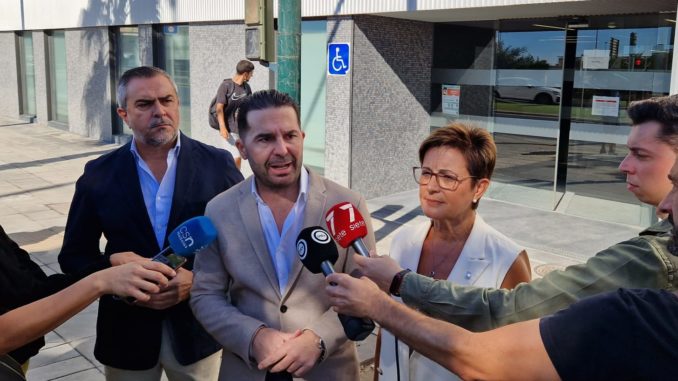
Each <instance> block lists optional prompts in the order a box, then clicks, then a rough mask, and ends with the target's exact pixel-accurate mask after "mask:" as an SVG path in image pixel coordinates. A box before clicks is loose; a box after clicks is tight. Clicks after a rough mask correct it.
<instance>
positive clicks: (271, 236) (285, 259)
mask: <svg viewBox="0 0 678 381" xmlns="http://www.w3.org/2000/svg"><path fill="white" fill-rule="evenodd" d="M252 194H253V195H254V198H255V199H256V200H257V208H258V210H259V221H260V222H261V227H262V229H263V231H264V238H265V239H266V247H268V253H269V255H270V256H271V259H272V260H273V267H275V272H276V275H277V276H278V286H279V287H280V294H284V293H285V288H286V287H287V281H288V279H289V275H290V269H291V268H292V264H293V263H294V261H296V260H297V246H296V240H297V236H298V235H299V232H300V231H301V228H302V227H303V226H302V225H303V223H304V209H305V208H306V202H307V201H308V171H306V168H304V167H302V168H301V176H299V196H297V201H296V202H295V203H294V206H293V207H292V210H290V213H289V214H288V215H287V217H286V218H285V223H283V228H282V232H280V233H279V232H278V225H276V223H275V218H274V217H273V212H271V209H270V208H269V207H268V205H266V203H265V202H264V200H263V199H262V198H261V197H260V196H259V193H257V186H256V181H252Z"/></svg>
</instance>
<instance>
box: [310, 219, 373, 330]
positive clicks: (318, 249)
mask: <svg viewBox="0 0 678 381" xmlns="http://www.w3.org/2000/svg"><path fill="white" fill-rule="evenodd" d="M297 254H298V255H299V259H301V263H303V264H304V267H306V268H307V269H308V270H309V271H311V272H312V273H314V274H318V273H320V272H322V273H323V274H324V275H325V276H328V275H330V274H333V273H334V272H335V271H334V266H333V264H334V262H336V261H337V258H339V253H338V252H337V246H336V245H335V244H334V243H333V242H332V238H331V237H330V235H329V234H328V233H327V231H325V229H323V228H321V227H320V226H312V227H308V228H305V229H304V230H302V231H301V232H300V233H299V236H298V237H297ZM339 320H340V321H341V325H342V327H344V333H345V334H346V337H348V338H349V339H350V340H353V341H360V340H364V339H365V338H367V336H369V335H370V333H372V331H373V330H374V322H373V321H372V320H370V319H361V318H356V317H353V316H346V315H342V314H339Z"/></svg>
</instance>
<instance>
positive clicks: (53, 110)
mask: <svg viewBox="0 0 678 381" xmlns="http://www.w3.org/2000/svg"><path fill="white" fill-rule="evenodd" d="M47 40H48V43H47V49H48V53H49V56H48V67H49V94H50V97H49V98H50V99H49V118H50V120H54V121H57V122H61V123H68V76H67V70H66V36H65V33H64V31H53V32H50V33H48V34H47Z"/></svg>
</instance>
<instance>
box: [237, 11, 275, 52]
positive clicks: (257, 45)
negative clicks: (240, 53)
mask: <svg viewBox="0 0 678 381" xmlns="http://www.w3.org/2000/svg"><path fill="white" fill-rule="evenodd" d="M244 1H245V25H247V27H246V28H245V57H247V59H249V60H253V61H268V62H270V61H275V31H274V30H273V0H244Z"/></svg>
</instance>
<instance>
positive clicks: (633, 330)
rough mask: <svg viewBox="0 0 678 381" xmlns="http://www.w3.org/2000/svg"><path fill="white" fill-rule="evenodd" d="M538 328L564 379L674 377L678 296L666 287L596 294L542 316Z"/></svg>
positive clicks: (676, 376) (677, 365)
mask: <svg viewBox="0 0 678 381" xmlns="http://www.w3.org/2000/svg"><path fill="white" fill-rule="evenodd" d="M539 328H540V333H541V338H542V341H543V342H544V346H545V347H546V351H547V352H548V355H549V357H550V358H551V361H552V362H553V365H554V366H555V368H556V371H557V372H558V374H559V375H560V378H561V379H563V381H568V380H615V381H620V380H662V381H663V380H675V379H678V297H677V296H676V295H674V294H672V293H670V292H666V291H663V290H644V289H643V290H625V289H619V290H617V291H615V292H610V293H606V294H601V295H597V296H594V297H591V298H587V299H585V300H582V301H581V302H579V303H576V304H574V305H572V306H571V307H570V308H568V309H565V310H562V311H560V312H558V313H556V314H555V315H552V316H549V317H545V318H542V319H541V322H540V323H539Z"/></svg>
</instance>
